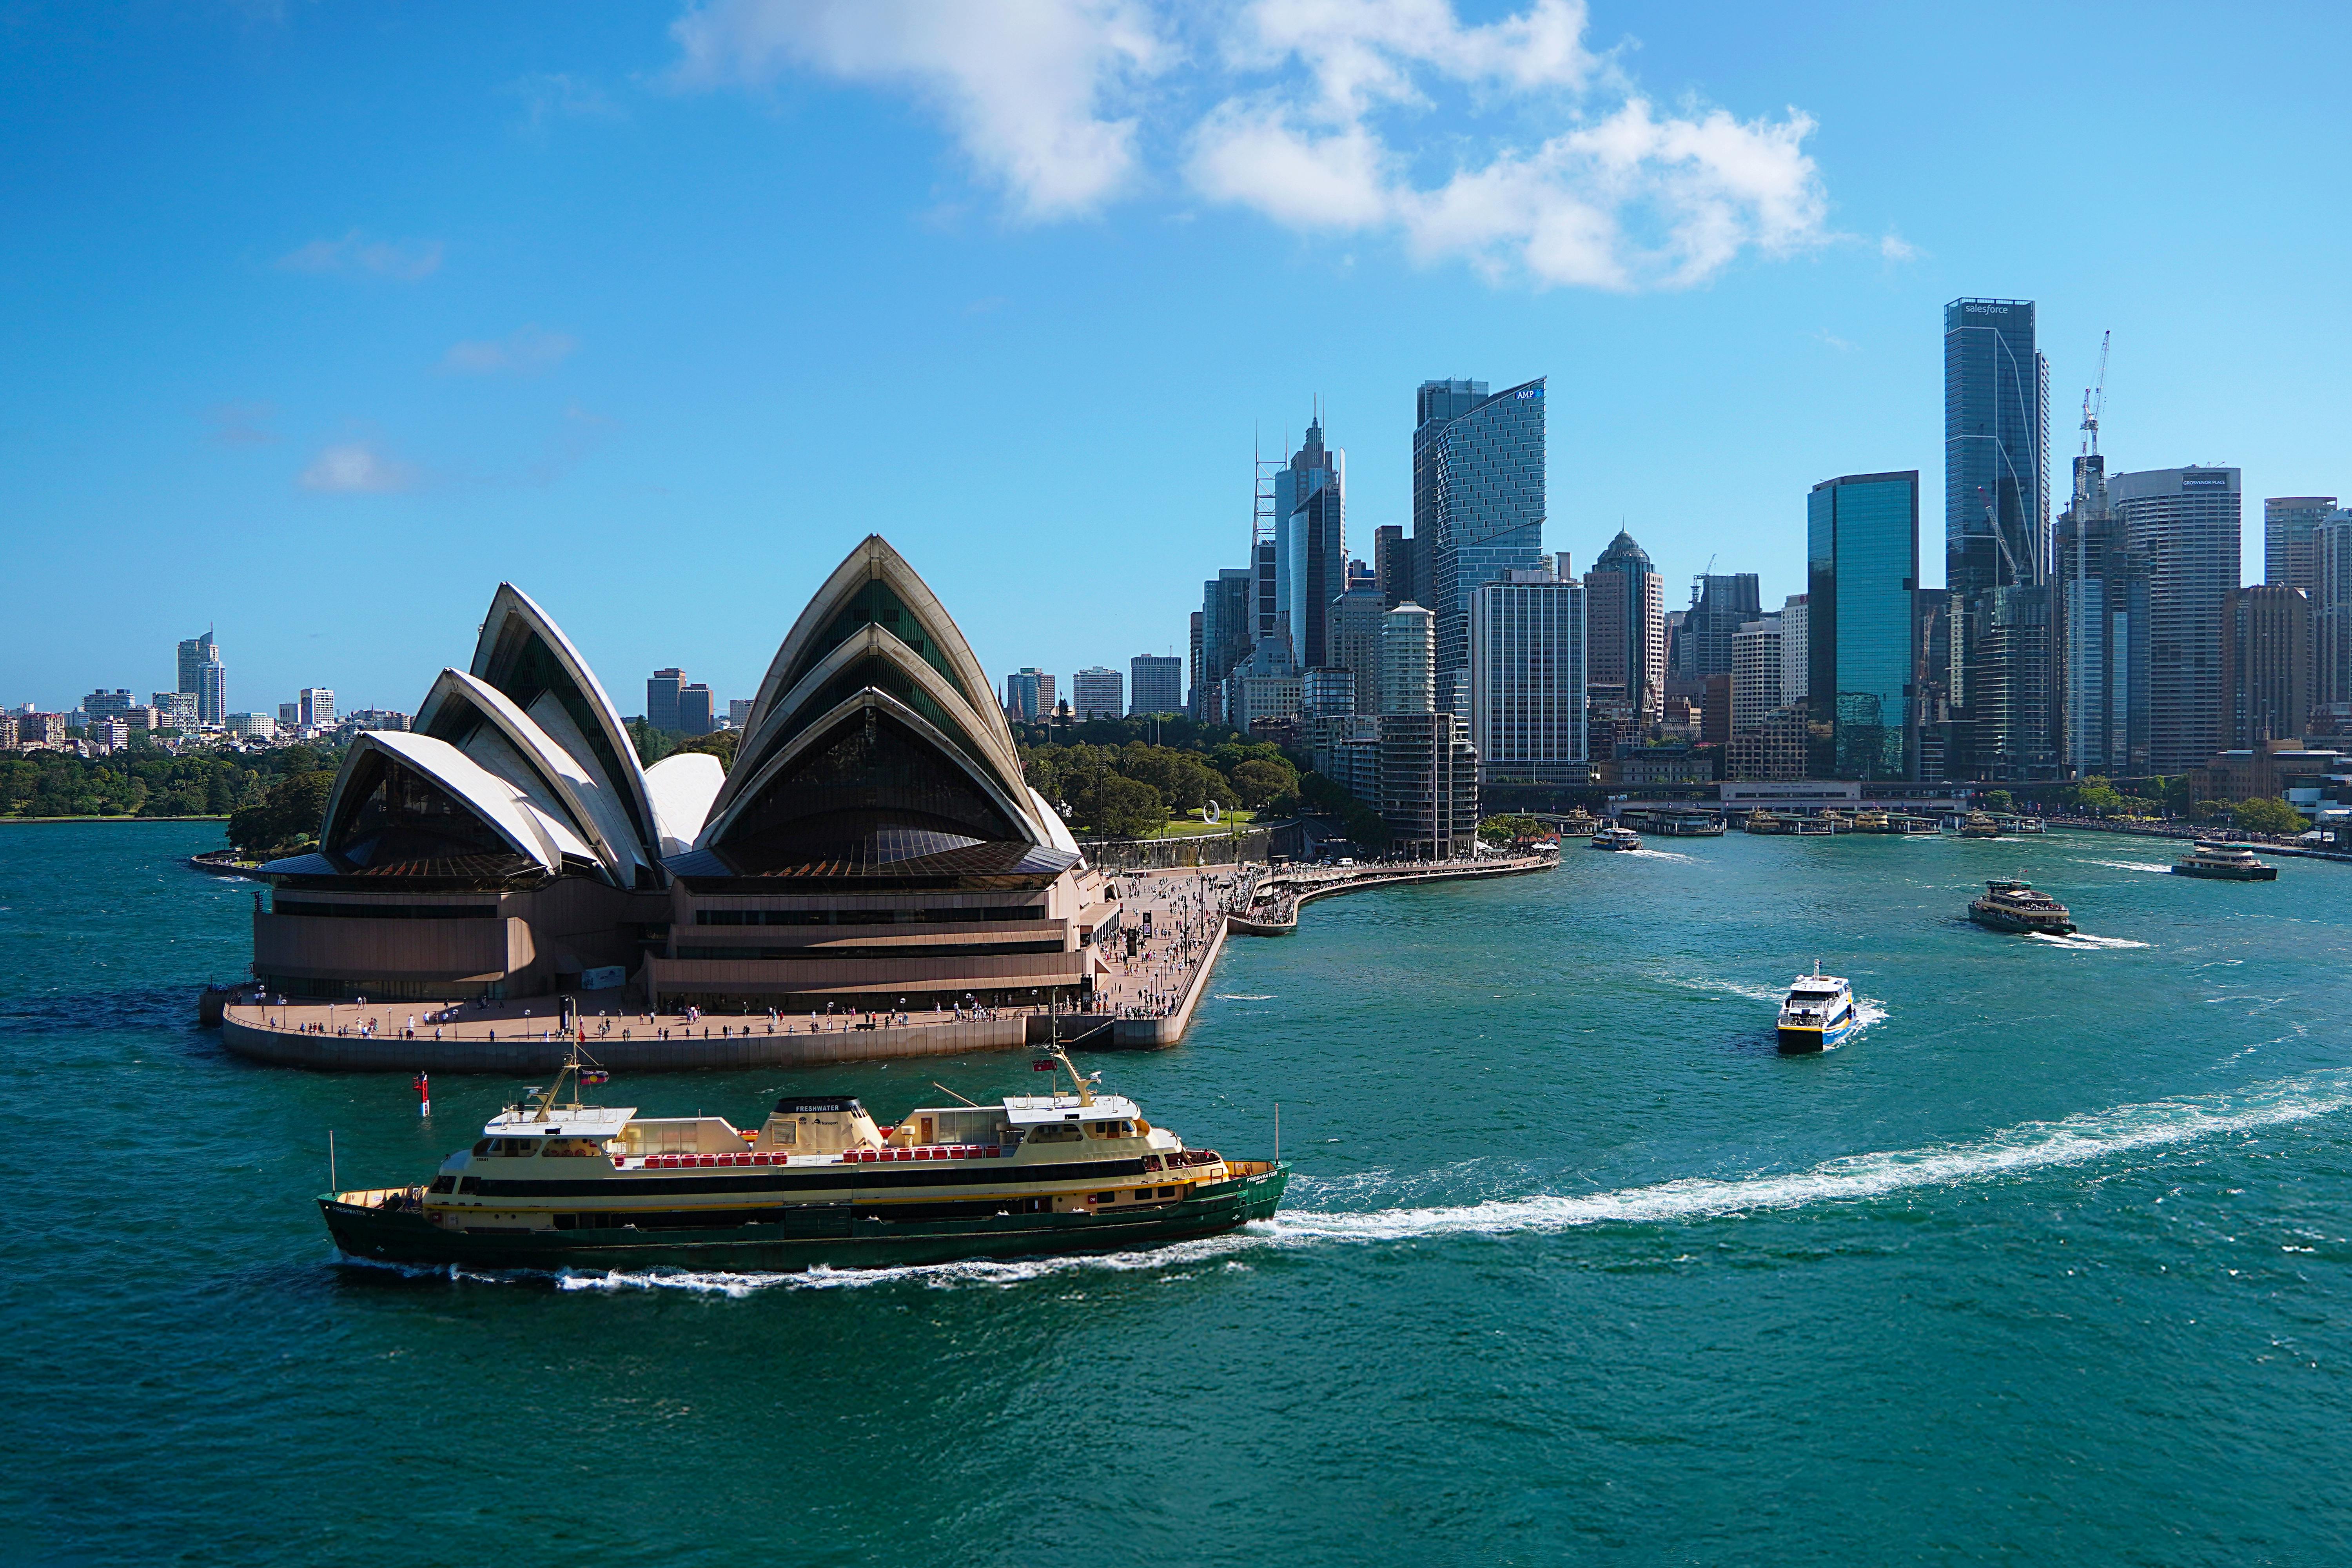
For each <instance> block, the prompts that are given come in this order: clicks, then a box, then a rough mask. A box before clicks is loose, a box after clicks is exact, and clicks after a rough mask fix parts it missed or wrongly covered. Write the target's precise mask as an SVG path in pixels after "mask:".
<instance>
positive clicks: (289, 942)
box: [254, 536, 1118, 1013]
mask: <svg viewBox="0 0 2352 1568" xmlns="http://www.w3.org/2000/svg"><path fill="white" fill-rule="evenodd" d="M263 874H264V875H265V877H266V878H267V879H268V880H269V881H270V882H271V883H273V884H274V886H275V888H276V893H275V897H274V901H273V907H272V908H271V909H269V910H261V911H257V913H256V915H255V937H254V948H255V964H254V973H255V974H256V976H257V978H258V979H259V980H260V981H261V983H262V984H263V985H264V986H265V987H266V988H268V989H269V990H272V991H278V992H282V993H284V994H288V995H289V996H304V997H336V996H352V995H366V996H369V997H371V998H381V999H385V1000H391V999H395V998H415V999H419V1000H426V999H464V998H471V997H478V996H487V997H490V998H494V999H501V998H512V997H520V996H529V995H535V994H545V993H548V992H552V991H563V992H567V993H569V992H589V991H612V992H614V993H615V994H614V999H613V1001H612V1002H610V1003H608V1004H607V1005H611V1006H614V1008H616V1010H633V1009H638V1008H647V1007H651V1008H655V1009H656V1010H662V1011H674V1010H676V1009H677V1008H679V1007H682V1006H686V1005H698V1006H700V1007H702V1008H703V1009H705V1010H706V1011H712V1012H729V1013H733V1012H749V1011H765V1010H766V1009H768V1008H771V1007H775V1008H781V1009H783V1010H784V1011H786V1012H818V1011H824V1010H826V1009H828V1008H861V1009H863V1008H884V1009H890V1008H897V1007H902V1006H903V1007H908V1008H929V1007H930V1006H932V1005H939V1004H943V1003H946V1002H949V1001H950V1000H952V1001H953V1002H957V1003H961V1002H965V1001H967V1000H969V1001H972V1002H977V1003H982V1004H992V1005H1009V1004H1017V1003H1026V1002H1030V1001H1042V1000H1044V999H1045V997H1046V996H1048V995H1058V996H1060V997H1062V998H1063V999H1064V1000H1066V1001H1067V1000H1075V999H1076V997H1077V996H1078V995H1079V994H1081V993H1082V992H1083V991H1084V990H1086V989H1087V987H1088V986H1089V985H1090V984H1091V974H1092V973H1093V970H1094V967H1095V963H1096V960H1095V956H1094V943H1095V940H1096V938H1097V936H1098V935H1101V934H1103V933H1105V932H1107V931H1108V930H1109V929H1110V928H1111V927H1113V926H1114V925H1115V924H1116V918H1117V908H1118V906H1117V904H1116V903H1115V901H1113V900H1111V899H1110V898H1109V897H1108V892H1107V890H1106V884H1105V882H1104V879H1103V878H1102V877H1101V876H1100V875H1099V874H1098V873H1096V872H1094V871H1091V870H1089V869H1088V868H1087V867H1086V865H1085V862H1084V860H1083V858H1082V857H1081V856H1080V854H1079V851H1078V847H1077V845H1076V842H1075V841H1074V840H1073V839H1072V838H1071V837H1070V834H1069V831H1068V830H1067V828H1066V827H1065V826H1063V824H1062V821H1061V819H1060V818H1059V817H1058V816H1056V815H1055V812H1054V809H1053V808H1052V806H1050V805H1047V804H1046V802H1045V800H1044V799H1043V798H1042V797H1040V796H1039V795H1037V794H1036V793H1035V792H1034V791H1033V790H1031V789H1030V788H1029V787H1028V786H1027V784H1026V783H1025V782H1024V778H1023V775H1022V771H1021V765H1020V761H1019V758H1018V756H1017V755H1016V753H1015V752H1014V749H1013V736H1012V732H1011V731H1010V730H1009V729H1007V728H1006V725H1005V721H1004V718H1003V714H1002V713H1001V712H1000V711H999V710H998V709H997V707H996V705H995V703H994V702H992V701H991V700H989V687H988V683H987V680H986V678H985V677H984V676H983V675H982V670H981V667H980V665H979V663H978V661H977V660H976V659H975V658H973V657H972V654H971V648H970V647H968V646H967V645H966V644H965V642H964V639H963V637H962V634H961V632H959V631H958V630H957V629H956V626H955V624H954V622H953V621H952V620H950V618H949V616H948V614H947V611H946V609H945V607H944V606H942V605H940V602H939V600H938V599H937V598H936V597H935V596H934V595H932V594H931V592H930V590H929V588H928V587H926V586H925V585H924V584H923V583H922V581H921V579H919V577H917V576H916V575H915V574H914V572H913V570H912V569H911V568H910V567H908V564H907V563H906V562H905V561H904V560H903V559H901V558H900V557H899V555H898V552H896V551H894V550H892V549H891V548H890V546H889V545H888V544H887V543H886V542H884V541H883V540H882V539H881V538H880V537H879V536H874V537H869V538H868V539H866V541H864V542H862V543H860V544H859V545H858V546H857V548H856V549H855V550H853V551H852V552H850V554H849V557H848V559H847V560H845V561H844V562H843V563H841V565H840V566H839V567H838V568H837V569H836V570H835V572H834V573H833V574H832V575H831V576H830V577H829V578H828V579H827V580H826V582H825V584H824V586H823V587H822V588H821V589H820V590H819V591H818V592H817V595H816V596H815V597H814V599H813V600H811V602H810V603H809V605H808V607H807V608H806V609H805V610H803V612H802V614H801V616H800V618H799V620H798V621H797V622H795V623H794V625H793V627H792V630H791V631H790V633H788V634H787V635H786V637H785V638H784V640H783V644H782V647H780V648H779V649H778V650H777V653H776V656H775V658H774V660H773V661H772V664H771V665H770V667H769V670H768V674H767V678H766V679H765V680H764V681H763V682H762V684H761V689H760V694H759V697H758V699H757V700H755V701H754V703H753V705H752V709H751V714H750V715H749V717H748V719H747V721H746V722H745V726H744V729H743V732H742V735H741V740H740V746H739V749H738V751H737V753H736V759H735V763H734V766H733V767H732V769H731V770H729V769H722V767H721V765H720V763H719V760H718V759H717V758H715V757H712V756H709V755H707V754H704V753H701V752H682V753H679V754H677V755H674V756H671V757H668V758H666V759H664V760H663V761H661V762H659V763H656V764H654V765H653V766H651V767H649V768H648V767H645V766H642V765H641V764H640V763H639V762H638V760H637V755H636V752H635V747H634V746H633V745H632V743H631V742H630V738H629V734H628V731H627V728H626V726H625V724H624V722H623V721H622V719H621V716H620V714H619V712H618V710H615V709H614V706H613V703H612V700H611V699H610V698H608V697H607V696H606V695H605V694H604V689H603V687H602V686H600V685H599V684H598V683H597V681H596V679H595V677H594V675H593V673H591V672H590V671H589V669H588V668H587V667H586V665H585V664H584V663H583V661H582V659H581V658H580V657H579V654H578V652H577V650H576V649H574V648H573V647H572V644H571V643H570V641H569V640H568V639H566V638H565V637H564V636H563V634H562V632H561V631H560V630H558V629H557V627H556V626H555V625H554V624H553V623H552V622H551V620H549V619H548V617H547V616H546V615H545V614H544V612H542V611H541V609H540V608H539V606H538V605H534V604H533V603H532V602H531V601H530V599H529V598H528V597H527V596H525V595H523V594H522V593H521V592H520V591H519V590H517V589H516V588H514V587H513V586H511V585H508V584H502V585H500V587H499V591H498V595H497V596H496V598H495V599H494V600H493V601H492V603H491V606H490V613H489V616H488V617H487V619H486V620H485V621H484V623H483V629H482V634H481V638H480V641H479V643H478V646H477V647H476V648H475V652H474V658H473V661H472V664H471V666H470V667H469V668H467V669H466V670H462V671H461V670H457V669H445V670H443V671H442V672H441V675H440V677H439V678H438V679H436V681H435V682H434V685H433V689H432V691H431V692H430V693H429V694H428V696H427V697H426V699H425V702H424V704H423V706H422V707H421V708H420V710H418V714H417V720H416V726H415V731H412V732H408V733H398V732H378V731H370V732H367V733H365V734H363V735H362V737H361V738H360V739H359V740H358V741H357V742H354V744H353V745H352V750H351V752H349V754H348V755H347V756H346V757H345V759H344V762H343V766H342V771H341V773H340V774H339V775H338V776H337V779H336V781H335V786H334V789H333V792H332V794H331V797H330V800H329V804H328V807H327V815H326V820H325V822H324V824H323V825H322V827H321V830H320V847H319V848H318V850H317V851H316V852H314V853H311V854H308V855H302V856H297V857H294V858H290V859H285V860H278V861H273V862H271V863H270V864H269V865H268V866H267V867H265V868H263ZM583 1000H585V1001H589V1002H591V1003H593V1001H594V1000H595V998H594V997H593V996H586V997H583Z"/></svg>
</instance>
